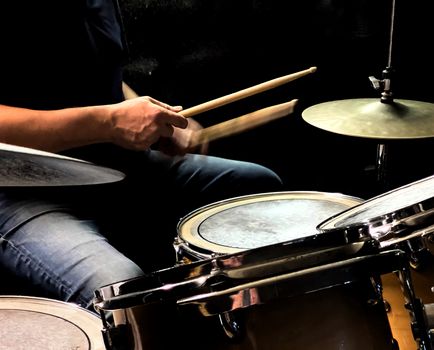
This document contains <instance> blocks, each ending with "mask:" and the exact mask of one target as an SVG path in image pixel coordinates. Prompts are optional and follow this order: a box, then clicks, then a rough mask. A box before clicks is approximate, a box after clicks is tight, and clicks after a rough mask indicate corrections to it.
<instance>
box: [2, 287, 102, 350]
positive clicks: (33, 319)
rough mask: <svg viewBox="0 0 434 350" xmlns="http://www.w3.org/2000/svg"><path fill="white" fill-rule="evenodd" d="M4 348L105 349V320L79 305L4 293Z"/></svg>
mask: <svg viewBox="0 0 434 350" xmlns="http://www.w3.org/2000/svg"><path fill="white" fill-rule="evenodd" d="M0 324H1V327H0V339H1V345H0V348H1V349H11V350H12V349H13V350H28V349H44V350H59V349H68V350H69V349H80V350H104V349H105V346H104V342H103V338H102V334H101V329H102V323H101V319H100V318H99V317H98V316H97V315H96V314H93V313H91V312H90V311H87V310H85V309H83V308H81V307H79V306H76V305H75V304H71V303H65V302H61V301H56V300H50V299H45V298H36V297H24V296H0Z"/></svg>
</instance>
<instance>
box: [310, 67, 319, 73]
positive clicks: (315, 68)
mask: <svg viewBox="0 0 434 350" xmlns="http://www.w3.org/2000/svg"><path fill="white" fill-rule="evenodd" d="M316 70H317V67H310V68H309V73H315V72H316Z"/></svg>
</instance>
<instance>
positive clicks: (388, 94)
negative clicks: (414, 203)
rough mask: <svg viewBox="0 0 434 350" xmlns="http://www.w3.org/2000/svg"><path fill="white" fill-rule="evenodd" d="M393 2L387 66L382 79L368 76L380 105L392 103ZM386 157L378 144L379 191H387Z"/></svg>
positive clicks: (385, 150) (384, 145)
mask: <svg viewBox="0 0 434 350" xmlns="http://www.w3.org/2000/svg"><path fill="white" fill-rule="evenodd" d="M395 9H396V4H395V0H392V11H391V21H390V36H389V53H388V61H387V66H386V68H385V69H384V70H383V72H382V79H381V80H379V79H377V78H375V77H374V76H370V77H369V80H370V81H371V83H372V86H373V87H374V89H375V90H381V98H380V101H381V102H382V103H388V104H392V103H393V93H392V89H391V76H392V73H393V69H392V48H393V33H394V27H395ZM387 155H388V147H387V145H386V144H384V143H380V144H378V146H377V164H376V166H377V181H378V183H379V185H380V189H382V190H384V191H385V190H388V188H387V187H388V184H387V178H386V176H387Z"/></svg>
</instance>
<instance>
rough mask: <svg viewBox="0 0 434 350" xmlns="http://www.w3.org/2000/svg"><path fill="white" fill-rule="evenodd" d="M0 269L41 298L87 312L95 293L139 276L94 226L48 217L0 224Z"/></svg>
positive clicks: (64, 215) (64, 217)
mask: <svg viewBox="0 0 434 350" xmlns="http://www.w3.org/2000/svg"><path fill="white" fill-rule="evenodd" d="M0 235H1V236H2V244H1V254H0V256H1V257H0V260H1V261H0V264H1V265H3V267H4V268H6V269H7V270H9V271H11V272H13V273H14V274H15V275H16V276H18V277H22V278H25V279H27V280H29V281H30V282H31V283H32V284H33V285H34V286H35V287H37V288H39V289H40V290H41V291H44V292H45V293H46V295H45V296H47V297H53V298H56V299H60V300H63V301H70V302H75V303H77V304H79V305H81V306H83V307H91V304H92V300H93V296H94V291H95V290H96V289H98V288H100V287H102V286H104V285H108V284H112V283H115V282H118V281H121V280H125V279H131V278H134V277H137V276H141V275H143V272H142V270H141V269H140V268H139V267H138V266H137V265H136V264H135V263H134V262H132V261H131V260H130V259H128V258H127V257H126V256H124V255H123V254H122V253H120V252H119V251H118V250H116V249H115V248H114V247H113V246H111V245H110V244H109V242H108V241H107V239H106V238H105V237H103V236H102V235H101V234H100V233H99V232H98V229H97V227H96V226H95V225H94V223H93V222H92V221H88V220H80V219H78V218H76V217H74V216H73V215H71V214H69V213H66V212H47V213H43V214H41V215H39V216H36V217H33V218H31V219H30V220H28V221H26V222H24V223H22V224H21V225H18V226H14V227H13V229H12V230H8V228H7V225H3V231H2V232H1V233H0Z"/></svg>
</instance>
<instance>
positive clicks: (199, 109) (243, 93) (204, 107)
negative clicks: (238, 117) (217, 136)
mask: <svg viewBox="0 0 434 350" xmlns="http://www.w3.org/2000/svg"><path fill="white" fill-rule="evenodd" d="M316 69H317V68H316V67H310V68H309V69H305V70H302V71H299V72H296V73H292V74H289V75H285V76H282V77H280V78H276V79H272V80H269V81H266V82H264V83H261V84H258V85H255V86H251V87H249V88H247V89H244V90H240V91H237V92H234V93H232V94H229V95H226V96H222V97H219V98H216V99H214V100H211V101H208V102H204V103H201V104H199V105H197V106H194V107H191V108H187V109H184V110H183V111H181V112H180V113H181V114H182V115H183V116H184V117H186V118H189V117H192V116H194V115H196V114H200V113H203V112H206V111H209V110H211V109H214V108H217V107H220V106H224V105H226V104H228V103H231V102H235V101H238V100H240V99H242V98H246V97H249V96H252V95H254V94H258V93H260V92H264V91H266V90H270V89H273V88H275V87H278V86H280V85H283V84H286V83H289V82H291V81H293V80H296V79H298V78H301V77H304V76H305V75H308V74H311V73H314V72H316Z"/></svg>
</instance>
